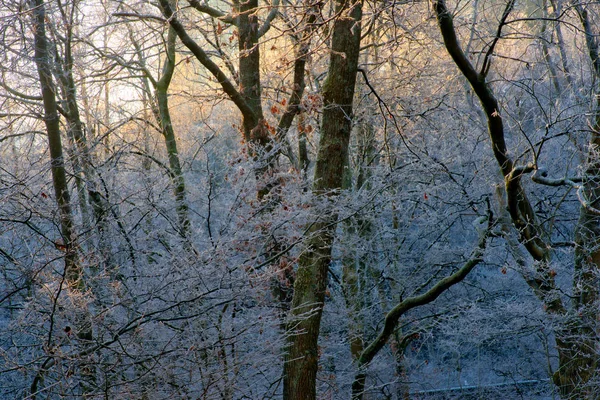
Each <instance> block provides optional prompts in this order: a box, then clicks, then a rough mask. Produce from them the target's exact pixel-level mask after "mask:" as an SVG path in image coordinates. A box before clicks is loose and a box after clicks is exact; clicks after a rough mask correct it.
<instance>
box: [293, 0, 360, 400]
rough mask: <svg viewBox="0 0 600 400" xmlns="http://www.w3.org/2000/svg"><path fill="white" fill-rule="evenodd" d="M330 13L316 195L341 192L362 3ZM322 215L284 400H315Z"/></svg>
mask: <svg viewBox="0 0 600 400" xmlns="http://www.w3.org/2000/svg"><path fill="white" fill-rule="evenodd" d="M335 8H336V14H337V15H341V17H339V18H337V19H336V20H335V22H334V26H333V33H332V44H331V59H330V64H329V71H328V77H327V81H326V82H325V85H324V87H323V99H324V110H323V120H322V125H321V139H320V143H319V152H318V155H317V161H316V166H315V178H314V185H313V192H314V193H315V194H316V195H323V194H327V193H332V191H335V190H339V189H340V188H341V187H342V177H343V174H344V168H345V167H346V166H347V164H348V145H349V141H350V131H351V127H352V120H351V118H352V100H353V97H354V87H355V83H356V73H357V69H358V55H359V52H360V38H361V29H360V28H361V22H360V21H361V18H362V2H361V1H358V2H352V1H341V2H339V3H337V4H336V7H335ZM325 215H327V216H326V217H324V218H323V219H322V220H320V221H317V222H315V223H314V224H313V225H312V227H311V229H310V230H309V232H308V233H307V239H306V241H305V247H304V251H303V253H302V255H301V257H300V260H299V265H298V272H297V275H296V282H295V285H294V297H293V300H292V311H291V317H290V322H289V325H288V335H289V347H288V354H287V355H286V360H285V366H284V388H283V395H284V399H286V400H292V399H294V400H295V399H298V400H300V399H303V400H307V399H315V398H316V377H317V370H318V362H319V354H318V353H319V351H318V345H317V343H318V338H319V328H320V323H321V315H322V311H323V305H324V304H323V303H324V300H325V289H326V288H327V273H328V270H329V264H330V260H331V247H332V244H333V240H334V234H335V224H336V221H337V216H336V215H335V213H326V214H325Z"/></svg>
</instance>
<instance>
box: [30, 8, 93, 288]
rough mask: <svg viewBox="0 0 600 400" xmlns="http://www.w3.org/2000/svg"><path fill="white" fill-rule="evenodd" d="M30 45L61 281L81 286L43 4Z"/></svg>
mask: <svg viewBox="0 0 600 400" xmlns="http://www.w3.org/2000/svg"><path fill="white" fill-rule="evenodd" d="M33 15H34V32H33V33H34V42H35V63H36V66H37V70H38V75H39V79H40V86H41V91H42V99H43V103H44V124H45V125H46V131H47V133H48V147H49V149H50V160H51V171H52V183H53V185H54V194H55V196H56V204H57V206H58V211H59V215H60V226H61V233H62V240H63V245H64V249H65V278H66V280H67V282H69V284H71V285H74V286H78V285H80V284H81V279H82V271H81V266H80V265H79V263H78V262H77V240H76V235H75V227H74V224H73V216H72V211H71V196H70V194H69V186H68V183H67V174H66V172H65V160H64V156H63V147H62V139H61V135H60V125H59V119H58V118H59V117H58V107H57V104H56V97H55V90H56V88H55V87H54V83H53V81H52V69H51V68H50V58H51V56H50V52H49V51H48V47H49V46H48V39H47V37H46V22H45V18H46V10H45V6H44V2H43V0H35V2H34V8H33Z"/></svg>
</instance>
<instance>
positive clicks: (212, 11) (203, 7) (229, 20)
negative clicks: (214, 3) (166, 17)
mask: <svg viewBox="0 0 600 400" xmlns="http://www.w3.org/2000/svg"><path fill="white" fill-rule="evenodd" d="M161 3H162V2H161ZM188 3H190V6H192V7H193V8H195V9H196V10H197V11H200V12H201V13H204V14H207V15H210V16H211V17H213V18H217V19H218V20H220V21H223V22H225V23H226V24H231V25H237V23H236V18H234V17H233V16H232V15H231V14H226V13H224V12H223V11H221V10H217V9H216V8H213V7H211V6H209V5H208V4H201V3H200V2H199V1H198V0H188Z"/></svg>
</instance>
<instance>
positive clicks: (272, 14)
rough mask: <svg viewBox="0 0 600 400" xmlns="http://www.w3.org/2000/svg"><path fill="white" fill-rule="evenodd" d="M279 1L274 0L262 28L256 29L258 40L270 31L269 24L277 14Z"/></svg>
mask: <svg viewBox="0 0 600 400" xmlns="http://www.w3.org/2000/svg"><path fill="white" fill-rule="evenodd" d="M279 1H280V0H274V1H273V4H271V11H270V12H269V14H268V15H267V18H266V19H265V22H263V24H262V26H261V27H260V28H259V29H258V37H259V38H261V37H263V36H264V35H265V33H267V32H268V31H269V29H271V22H273V20H274V19H275V17H276V16H277V15H278V14H279ZM309 18H310V17H309Z"/></svg>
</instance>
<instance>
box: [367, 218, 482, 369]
mask: <svg viewBox="0 0 600 400" xmlns="http://www.w3.org/2000/svg"><path fill="white" fill-rule="evenodd" d="M492 227H493V215H492V212H491V211H488V226H487V229H486V230H485V231H483V232H482V233H481V234H480V236H479V241H478V243H477V247H476V248H475V249H474V250H473V252H472V253H471V257H470V258H469V259H468V260H467V261H466V262H465V263H464V265H463V266H462V267H461V268H460V269H458V270H457V271H456V272H454V273H453V274H452V275H450V276H448V277H446V278H443V279H441V280H440V281H438V282H437V283H436V284H435V285H434V286H433V287H432V288H431V289H429V290H428V291H427V292H425V293H423V294H421V295H417V296H412V297H409V298H408V299H406V300H404V301H402V302H400V303H399V304H398V305H396V306H395V307H394V308H392V310H391V311H390V312H388V313H387V315H386V316H385V324H384V327H383V330H382V331H381V332H380V333H379V335H378V336H377V338H375V340H373V342H371V344H369V346H367V348H366V349H365V350H364V351H363V352H362V354H361V355H360V357H359V359H358V365H359V368H363V367H364V366H366V365H367V364H368V363H370V362H371V360H373V358H374V357H375V355H377V353H378V352H379V351H380V350H381V349H382V348H383V346H384V345H385V344H386V343H387V341H388V339H389V337H390V336H391V335H392V334H393V333H394V330H395V329H396V325H397V324H398V320H399V319H400V317H402V315H404V314H405V313H406V312H408V311H410V310H412V309H413V308H416V307H419V306H422V305H425V304H429V303H432V302H433V301H435V300H436V299H437V298H438V297H439V296H440V295H441V294H442V293H444V292H445V291H446V290H448V289H450V288H451V287H452V286H454V285H456V284H457V283H460V282H462V281H463V279H465V278H466V276H467V275H468V274H469V273H470V272H471V271H472V270H473V269H474V268H475V267H476V266H477V264H479V263H480V262H481V261H482V260H483V255H484V252H485V247H486V243H487V239H488V237H489V236H490V232H491V230H492Z"/></svg>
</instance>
